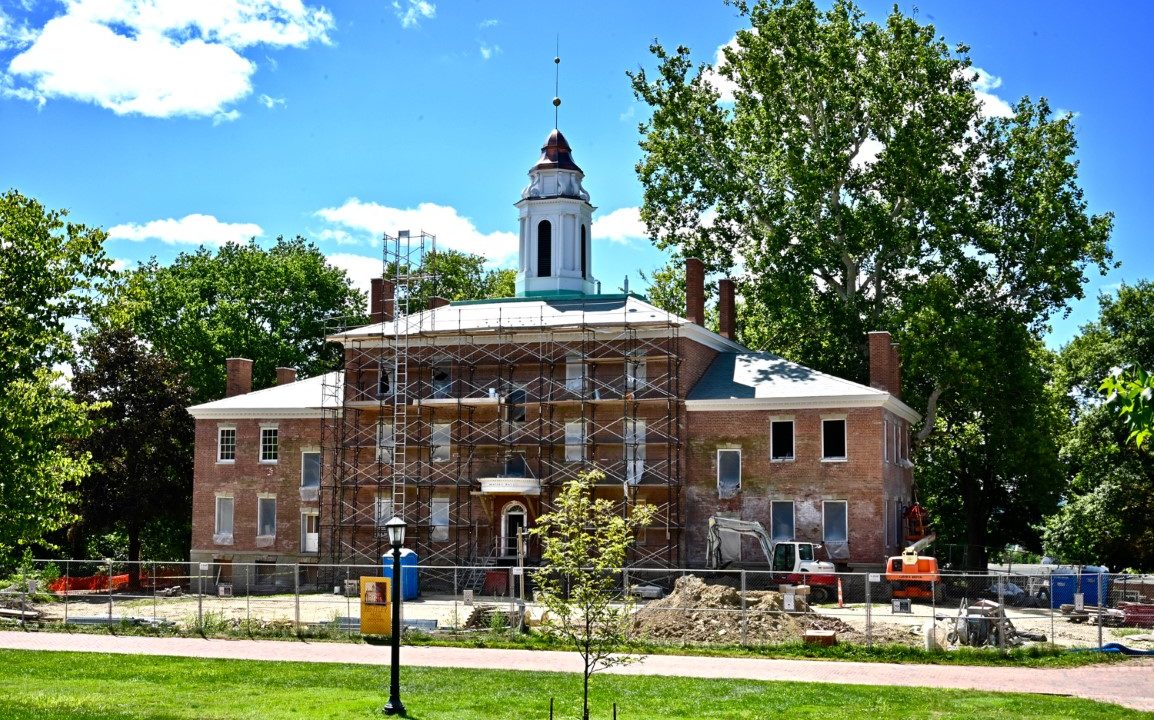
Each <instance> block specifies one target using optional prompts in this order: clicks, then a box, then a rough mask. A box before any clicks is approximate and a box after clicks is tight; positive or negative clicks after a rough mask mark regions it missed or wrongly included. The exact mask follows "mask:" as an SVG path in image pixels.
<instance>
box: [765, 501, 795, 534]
mask: <svg viewBox="0 0 1154 720" xmlns="http://www.w3.org/2000/svg"><path fill="white" fill-rule="evenodd" d="M769 524H770V531H769V533H770V538H771V539H772V540H773V541H774V542H779V541H782V540H793V501H792V500H774V501H773V502H771V503H770V504H769Z"/></svg>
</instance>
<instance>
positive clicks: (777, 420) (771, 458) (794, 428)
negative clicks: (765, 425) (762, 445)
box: [769, 415, 797, 463]
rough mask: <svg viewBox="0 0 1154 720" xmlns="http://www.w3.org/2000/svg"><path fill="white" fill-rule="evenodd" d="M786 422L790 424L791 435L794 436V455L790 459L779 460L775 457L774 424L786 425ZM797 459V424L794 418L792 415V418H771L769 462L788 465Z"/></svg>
mask: <svg viewBox="0 0 1154 720" xmlns="http://www.w3.org/2000/svg"><path fill="white" fill-rule="evenodd" d="M784 422H787V423H790V435H792V436H793V437H792V440H793V443H792V446H793V454H792V455H790V456H789V457H782V458H778V457H774V456H773V424H774V423H784ZM796 459H797V423H796V422H795V421H794V419H793V416H792V415H790V416H782V417H771V418H770V419H769V461H770V462H773V463H786V462H793V461H794V460H796Z"/></svg>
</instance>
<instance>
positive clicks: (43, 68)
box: [0, 0, 334, 122]
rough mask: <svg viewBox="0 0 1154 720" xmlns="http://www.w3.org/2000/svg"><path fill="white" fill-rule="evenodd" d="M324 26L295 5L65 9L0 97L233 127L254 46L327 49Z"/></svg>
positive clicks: (13, 69) (156, 3)
mask: <svg viewBox="0 0 1154 720" xmlns="http://www.w3.org/2000/svg"><path fill="white" fill-rule="evenodd" d="M333 26H334V23H333V17H332V15H331V14H330V13H329V12H328V11H327V10H325V9H324V8H314V7H310V6H308V5H306V4H305V3H303V2H301V1H300V0H214V1H213V2H195V3H192V2H162V1H161V0H69V1H68V2H66V3H65V4H64V12H63V14H60V15H57V16H55V17H53V18H52V19H50V20H49V21H48V22H47V23H46V24H45V25H44V27H43V28H40V29H39V31H38V32H37V34H36V35H35V40H34V41H33V42H31V44H30V45H29V46H28V47H27V49H25V50H23V51H22V52H21V53H20V54H18V55H17V56H16V57H14V58H13V59H12V61H11V63H10V64H9V66H8V72H7V78H8V81H7V83H5V84H4V85H0V87H6V88H7V90H6V91H4V94H5V95H8V96H11V97H23V98H24V99H31V100H35V101H38V102H44V101H45V100H50V99H54V98H69V99H72V100H78V101H81V102H89V103H93V104H95V105H98V106H100V107H103V108H106V109H108V110H111V111H112V112H114V113H116V114H118V115H144V116H147V117H157V118H167V117H174V116H190V117H207V118H212V119H213V121H214V122H221V121H222V120H229V119H234V118H233V117H232V116H230V114H229V113H230V112H231V110H230V107H231V106H233V105H235V103H236V102H238V101H239V100H241V99H242V98H244V97H246V96H248V95H249V94H250V93H251V92H252V76H253V74H254V73H255V71H256V64H255V63H254V62H252V61H251V60H249V59H248V58H246V57H245V56H244V55H243V52H244V51H245V50H247V49H248V48H251V47H255V46H260V45H263V46H268V47H298V48H301V47H306V46H308V45H309V44H310V43H313V42H320V43H326V44H327V43H329V42H330V39H329V36H328V33H329V31H330V30H331V29H332V28H333Z"/></svg>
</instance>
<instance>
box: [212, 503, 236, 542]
mask: <svg viewBox="0 0 1154 720" xmlns="http://www.w3.org/2000/svg"><path fill="white" fill-rule="evenodd" d="M235 503H236V501H235V500H233V499H232V498H231V497H218V498H217V499H216V535H217V536H225V535H227V536H228V537H227V538H224V537H218V538H216V542H218V543H231V542H232V518H233V512H234V509H235V507H236V504H235Z"/></svg>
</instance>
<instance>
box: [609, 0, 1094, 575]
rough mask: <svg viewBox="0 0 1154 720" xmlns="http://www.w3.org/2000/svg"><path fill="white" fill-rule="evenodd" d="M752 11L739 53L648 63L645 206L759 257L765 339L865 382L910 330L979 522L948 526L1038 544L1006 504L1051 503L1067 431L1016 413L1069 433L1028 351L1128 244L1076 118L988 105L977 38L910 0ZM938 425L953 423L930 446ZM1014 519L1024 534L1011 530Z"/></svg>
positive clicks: (717, 257) (749, 263)
mask: <svg viewBox="0 0 1154 720" xmlns="http://www.w3.org/2000/svg"><path fill="white" fill-rule="evenodd" d="M736 5H737V7H738V10H739V11H740V12H741V14H742V15H743V16H745V17H746V18H747V19H748V20H749V23H750V28H749V29H748V30H741V31H739V32H738V33H737V37H736V41H735V43H733V44H732V45H731V46H728V47H726V48H725V51H724V62H723V63H721V64H720V66H719V67H717V68H711V67H709V66H707V65H695V64H694V63H693V61H692V58H691V55H690V51H689V49H688V48H685V47H678V48H677V49H676V50H674V51H669V50H666V48H664V47H663V46H661V45H659V44H654V45H653V46H652V48H651V50H652V52H653V54H654V56H655V57H656V59H657V61H658V68H657V70H656V71H655V72H652V73H650V72H647V71H645V70H640V71H638V72H636V73H631V78H632V81H633V90H634V93H635V95H636V96H637V97H638V98H639V99H640V100H642V101H644V102H645V103H647V104H648V105H650V106H651V107H652V109H653V113H652V116H651V118H650V119H649V120H648V121H647V122H645V123H643V124H642V125H641V126H640V130H641V132H642V140H641V148H642V150H643V153H644V154H643V157H642V160H641V162H640V163H639V164H638V166H637V172H638V175H639V177H640V179H641V181H642V183H643V184H644V186H645V196H644V205H643V207H642V210H641V216H642V219H643V220H644V221H645V222H646V225H647V227H648V230H649V233H650V235H651V236H652V237H654V238H656V239H657V240H656V242H657V243H658V245H659V246H661V247H664V248H672V249H674V250H675V251H676V252H677V253H678V254H679V256H681V257H690V256H693V257H699V258H701V259H702V260H703V261H704V262H705V264H706V267H707V268H708V269H709V270H710V271H712V272H724V273H732V272H734V271H736V270H739V271H740V272H738V273H737V277H736V278H735V279H736V281H737V285H738V291H739V294H740V296H741V298H742V299H743V307H742V308H741V309H740V320H741V321H740V322H739V331H740V333H741V339H742V341H743V342H744V343H745V344H746V345H748V346H750V347H753V348H756V349H762V350H769V351H772V352H775V353H778V354H780V355H783V356H785V357H789V358H790V359H792V360H795V361H798V362H802V363H804V364H806V365H809V366H811V367H814V368H816V369H819V370H824V371H826V372H831V373H834V374H837V375H840V376H842V377H847V378H850V379H853V380H857V381H861V382H866V381H867V380H868V378H867V369H868V355H867V353H868V348H867V346H866V333H867V332H868V331H870V330H889V331H891V333H893V334H894V335H895V339H896V340H897V341H898V342H899V343H900V346H901V348H902V363H903V385H904V387H903V390H904V391H905V392H904V397H905V398H906V400H907V402H908V403H910V404H911V406H913V407H914V408H916V409H919V410H922V411H923V414H924V415H925V416H926V425H925V427H924V428H923V429H922V431H921V432H920V433H919V434H918V441H919V445H920V447H919V448H918V454H917V458H918V460H919V462H920V463H921V464H923V465H925V464H929V465H930V466H931V467H930V469H929V472H921V471H919V477H920V478H922V480H923V482H922V486H923V489H924V490H925V491H926V494H927V495H929V496H932V497H933V498H935V500H934V501H933V502H930V503H928V504H929V505H930V506H931V510H936V511H937V512H936V515H937V516H938V517H943V516H944V515H946V514H947V513H950V514H951V518H952V517H959V518H965V524H964V525H962V524H957V525H955V526H954V527H953V528H949V529H947V533H946V536H945V537H943V538H942V539H943V541H947V542H963V543H966V544H969V545H971V550H972V552H971V557H972V563H973V566H974V567H978V566H984V561H985V557H984V548H985V546H987V545H998V544H1001V543H1004V542H1010V541H1017V540H1023V541H1026V540H1029V539H1030V538H1029V537H1027V536H1028V535H1029V532H1030V531H1029V530H1028V529H1027V528H1026V525H1025V524H1024V523H1021V522H1017V523H1012V522H1005V523H1003V520H1002V518H1003V517H1004V518H1010V517H1013V516H1014V515H1016V514H1018V515H1023V516H1025V517H1038V514H1039V512H1043V511H1045V510H1046V506H1047V505H1048V504H1051V503H1052V498H1053V497H1055V496H1056V494H1057V492H1060V490H1061V485H1062V478H1061V475H1060V474H1053V475H1050V476H1048V477H1047V476H1045V475H1044V474H1043V468H1049V467H1053V465H1054V458H1055V457H1056V452H1055V446H1054V444H1053V443H1052V442H1049V443H1042V444H1038V443H1037V442H1035V441H1038V440H1041V439H1042V438H1041V437H1040V435H1039V434H1038V433H1033V432H1027V433H1019V432H1017V431H1015V430H1014V428H1015V426H1014V425H1013V424H1012V423H1013V422H1023V421H1027V422H1029V421H1033V420H1036V419H1041V420H1043V421H1044V422H1043V424H1044V425H1045V427H1047V428H1050V417H1051V415H1052V414H1053V408H1052V407H1047V406H1046V403H1050V402H1052V401H1053V400H1054V397H1053V395H1052V394H1048V393H1047V392H1046V389H1045V387H1044V383H1045V380H1046V377H1047V373H1046V372H1044V371H1042V370H1040V369H1039V365H1038V363H1037V362H1036V361H1033V360H1028V359H1027V357H1028V356H1029V355H1030V354H1031V353H1033V352H1034V350H1033V348H1035V347H1036V345H1037V344H1038V338H1039V337H1040V335H1041V332H1042V331H1043V330H1044V328H1045V326H1046V322H1047V321H1048V319H1049V317H1050V316H1051V315H1052V314H1053V313H1054V312H1056V311H1059V310H1060V309H1062V308H1063V307H1064V305H1065V303H1066V302H1067V301H1068V300H1069V299H1071V298H1077V297H1081V295H1082V284H1083V283H1084V281H1085V271H1086V270H1087V269H1088V268H1097V269H1099V270H1101V271H1105V270H1106V269H1107V268H1108V267H1109V263H1110V258H1111V256H1110V252H1109V249H1108V247H1107V241H1108V239H1109V235H1110V231H1111V228H1112V217H1111V216H1110V215H1108V214H1106V215H1091V214H1089V213H1088V211H1087V207H1086V202H1085V200H1084V198H1083V195H1082V190H1081V188H1080V187H1079V186H1078V182H1077V163H1076V162H1075V161H1074V153H1075V150H1076V148H1077V143H1076V140H1075V136H1074V131H1073V125H1072V121H1071V118H1070V117H1069V116H1064V117H1054V116H1053V113H1052V112H1051V110H1050V107H1049V105H1048V104H1047V103H1046V101H1045V100H1037V101H1034V100H1031V99H1030V98H1023V99H1022V100H1021V101H1019V102H1018V103H1017V104H1016V106H1015V107H1014V114H1013V116H1012V117H1008V118H984V117H982V115H981V109H980V104H979V102H978V100H977V98H976V96H975V93H974V91H973V88H972V86H971V81H972V80H973V78H974V76H975V75H974V72H973V71H972V70H970V60H969V58H968V57H967V56H966V52H967V51H966V48H965V47H964V46H959V47H957V48H955V49H953V50H951V49H950V48H949V47H947V46H946V45H945V43H944V42H943V41H942V40H941V39H940V38H938V37H937V36H936V34H935V30H934V28H933V27H932V26H928V25H920V24H919V23H918V22H917V21H916V20H914V19H912V18H909V17H906V16H904V15H902V13H901V11H900V10H899V9H897V8H896V7H895V8H894V9H893V11H892V12H891V13H890V14H889V16H888V17H886V18H885V20H884V21H883V22H877V23H875V22H869V21H867V20H866V19H865V17H864V14H863V12H862V11H861V10H860V9H859V8H858V7H857V6H856V5H854V4H853V3H852V2H851V1H850V0H836V1H835V2H834V3H833V4H832V7H830V9H829V10H825V11H823V10H819V9H818V7H817V5H816V3H814V2H812V1H811V0H760V1H758V2H750V3H746V2H738V3H736ZM722 85H727V86H728V87H729V88H730V89H731V92H732V98H730V97H728V96H726V97H722V95H721V93H720V92H719V90H718V88H719V87H720V86H722ZM1007 357H1013V358H1017V359H1019V360H1024V359H1025V361H1026V363H1027V366H1026V368H1025V370H1022V371H1020V372H1019V371H1018V370H1016V369H1014V368H1012V367H1009V363H1008V361H1007V360H1006V358H1007ZM1023 382H1030V383H1032V385H1031V386H1030V387H1025V386H1022V385H1020V383H1023ZM1006 393H1010V394H1009V395H1007V394H1006ZM1007 398H1012V399H1013V401H1014V402H1029V403H1035V404H1036V405H1035V406H1034V407H1029V408H1013V409H1010V408H1002V407H999V406H1000V405H1003V404H1006V403H1007V402H1008V401H1007ZM938 430H947V431H949V432H950V433H954V434H953V435H946V436H945V437H937V438H935V439H934V442H933V445H932V446H931V445H929V444H926V443H924V442H921V441H924V440H926V438H927V437H929V436H931V435H933V434H934V433H935V432H936V431H938ZM955 440H956V441H957V442H955ZM958 443H962V444H958ZM1047 453H1048V455H1047ZM1033 461H1038V462H1039V463H1040V465H1039V469H1038V471H1037V472H1034V471H1029V468H1030V466H1031V464H1032V462H1033ZM1027 471H1029V472H1027ZM1024 472H1027V474H1028V475H1029V476H1030V477H1029V478H1025V477H1024V476H1023V473H1024ZM1027 479H1028V481H1029V482H1028V483H1027V486H1022V485H1021V484H1020V483H1022V482H1023V481H1025V480H1027ZM1046 484H1049V485H1050V487H1049V488H1043V487H1041V486H1042V485H1046ZM1030 485H1032V486H1033V487H1029V486H1030ZM1022 487H1027V490H1026V492H1020V490H1021V489H1022ZM936 499H941V500H942V501H943V502H942V504H937V506H936V507H935V504H936V503H937V502H938V501H937V500H936ZM946 500H950V502H951V503H952V505H950V506H947V505H946V504H945V501H946ZM1022 502H1024V503H1025V504H1024V505H1022ZM1000 523H1001V524H1002V525H1001V527H1004V528H1008V529H1010V530H1011V531H1012V534H1018V533H1017V531H1018V530H1022V531H1023V533H1022V534H1023V535H1024V536H1022V537H1000V535H1001V534H1002V533H1001V530H1000V529H999V524H1000Z"/></svg>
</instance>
